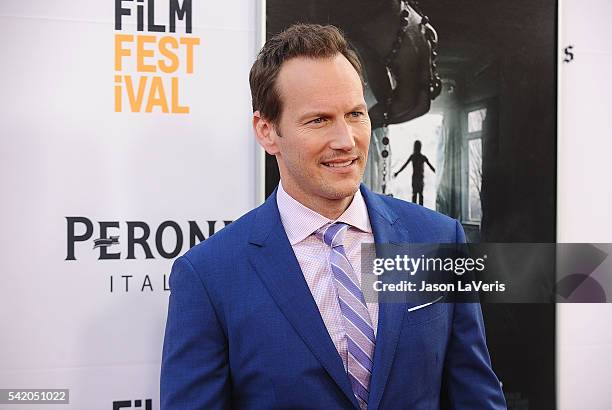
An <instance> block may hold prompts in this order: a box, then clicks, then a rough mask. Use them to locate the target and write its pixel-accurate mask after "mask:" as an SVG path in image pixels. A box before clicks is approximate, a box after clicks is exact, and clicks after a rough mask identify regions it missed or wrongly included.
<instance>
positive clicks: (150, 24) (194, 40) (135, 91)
mask: <svg viewBox="0 0 612 410" xmlns="http://www.w3.org/2000/svg"><path fill="white" fill-rule="evenodd" d="M155 3H156V2H155V0H147V1H146V2H145V0H115V61H114V67H115V112H133V113H142V112H145V113H151V112H153V110H156V111H157V112H162V113H165V114H189V106H188V105H183V102H181V99H180V89H181V88H180V85H181V80H182V78H181V75H193V73H194V53H195V49H196V47H197V46H199V45H200V39H199V37H194V36H192V35H191V34H192V27H193V25H192V14H193V13H192V4H191V0H182V2H181V1H179V0H169V1H168V5H167V6H168V13H167V14H165V16H166V17H167V19H168V21H167V24H158V23H157V22H156V21H158V20H157V19H158V18H160V17H159V15H160V14H161V13H160V12H159V10H160V8H158V13H157V14H156V11H155ZM158 5H159V4H158ZM145 15H146V17H145ZM177 21H183V22H184V31H185V35H181V36H177V35H176V34H175V33H176V31H177ZM134 23H135V24H136V33H133V26H134ZM126 26H129V27H132V29H131V30H126V28H125V27H126ZM126 31H131V32H129V33H128V32H126ZM144 32H146V33H148V34H144ZM141 33H142V34H141ZM160 33H167V34H160Z"/></svg>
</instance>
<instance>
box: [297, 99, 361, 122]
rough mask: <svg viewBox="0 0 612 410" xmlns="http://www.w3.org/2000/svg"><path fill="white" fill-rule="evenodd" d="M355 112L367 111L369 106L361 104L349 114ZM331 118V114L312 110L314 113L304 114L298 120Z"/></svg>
mask: <svg viewBox="0 0 612 410" xmlns="http://www.w3.org/2000/svg"><path fill="white" fill-rule="evenodd" d="M353 111H367V106H366V105H365V104H364V103H359V104H357V105H355V106H353V108H351V109H350V110H348V112H353ZM329 116H330V114H329V113H328V112H325V111H323V110H312V111H307V112H305V113H304V114H302V115H300V117H299V118H298V121H304V120H305V119H307V118H318V117H329Z"/></svg>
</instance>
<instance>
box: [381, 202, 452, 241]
mask: <svg viewBox="0 0 612 410" xmlns="http://www.w3.org/2000/svg"><path fill="white" fill-rule="evenodd" d="M369 194H370V195H374V196H375V197H376V201H375V202H374V208H375V209H376V210H380V208H381V207H387V208H388V209H389V210H391V212H392V213H393V214H394V216H395V217H397V220H398V221H399V223H400V225H401V226H402V227H403V228H404V229H405V230H406V231H407V232H408V233H409V234H410V237H411V238H412V241H415V242H455V241H463V240H464V236H463V235H464V234H463V231H462V228H461V225H460V224H459V223H458V222H457V221H456V220H455V219H453V218H451V217H449V216H448V215H444V214H442V213H440V212H437V211H434V210H431V209H428V208H425V207H424V206H421V205H417V204H415V203H412V202H407V201H404V200H402V199H398V198H394V197H391V196H387V195H382V194H376V193H372V192H370V193H369Z"/></svg>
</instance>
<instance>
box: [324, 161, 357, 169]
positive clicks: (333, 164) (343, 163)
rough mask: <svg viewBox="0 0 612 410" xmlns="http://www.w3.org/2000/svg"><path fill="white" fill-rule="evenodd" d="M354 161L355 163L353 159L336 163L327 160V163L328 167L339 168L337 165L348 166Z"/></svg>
mask: <svg viewBox="0 0 612 410" xmlns="http://www.w3.org/2000/svg"><path fill="white" fill-rule="evenodd" d="M352 163H353V161H346V162H335V163H334V162H327V163H325V165H327V166H328V167H332V168H337V167H348V166H349V165H351V164H352Z"/></svg>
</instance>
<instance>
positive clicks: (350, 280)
mask: <svg viewBox="0 0 612 410" xmlns="http://www.w3.org/2000/svg"><path fill="white" fill-rule="evenodd" d="M250 83H251V92H252V96H253V111H254V114H253V126H254V130H255V134H256V137H257V140H258V142H259V143H260V144H261V145H262V146H263V148H264V149H265V150H266V151H267V152H268V153H269V154H271V155H274V156H276V159H277V162H278V165H279V171H280V175H281V183H280V184H279V186H278V187H277V189H276V191H275V192H274V194H272V195H271V196H270V197H269V198H268V199H267V200H266V202H265V203H264V204H263V205H261V206H260V207H258V208H256V209H254V210H253V211H251V212H249V213H247V214H246V215H244V216H243V217H241V218H240V219H238V220H237V221H235V222H233V223H232V224H230V225H229V226H227V227H226V228H224V229H223V230H222V231H220V232H218V233H217V234H215V235H214V236H212V237H210V238H209V239H207V240H206V241H204V242H203V243H201V244H199V245H198V246H195V247H194V248H192V249H191V250H190V251H188V252H187V253H186V254H185V255H184V256H182V257H180V258H179V259H177V261H176V262H175V264H174V266H173V269H172V274H171V276H170V288H171V295H170V304H169V310H168V320H167V325H166V334H165V340H164V351H163V359H162V371H161V408H162V409H166V410H170V409H229V408H239V409H243V408H244V409H366V408H367V409H438V408H448V409H503V408H505V401H504V397H503V394H502V391H501V388H500V384H499V381H498V380H497V377H496V376H495V374H494V373H493V371H492V369H491V364H490V359H489V355H488V352H487V347H486V344H485V334H484V326H483V321H482V315H481V311H480V307H479V305H478V304H453V303H441V302H438V303H433V304H426V305H423V306H418V307H417V308H414V307H409V305H407V304H406V303H367V302H366V301H365V299H364V297H363V294H362V293H361V289H360V283H361V271H360V264H359V260H360V251H361V247H360V245H361V243H364V242H366V243H367V242H370V243H371V242H374V243H377V244H383V243H395V244H401V243H411V242H418V243H454V242H464V241H465V238H464V234H463V230H462V228H461V225H460V224H459V223H458V222H457V221H455V220H453V219H451V218H448V217H446V216H444V215H441V214H438V213H436V212H433V211H430V210H427V209H425V208H423V207H420V206H418V205H414V204H410V203H407V202H404V201H400V200H397V199H393V198H389V197H385V196H381V195H378V194H374V193H372V192H371V191H369V190H368V189H367V188H365V187H364V186H363V185H360V180H361V178H362V176H363V171H364V167H365V162H366V160H367V149H368V145H369V138H370V132H371V127H370V121H369V118H368V112H367V107H366V103H365V101H364V96H363V84H362V77H361V66H360V64H359V60H358V59H357V57H356V55H355V54H354V53H352V52H351V51H350V50H349V49H348V47H347V43H346V40H345V39H344V38H343V36H342V34H341V33H340V32H339V31H338V30H337V29H336V28H334V27H332V26H317V25H296V26H292V27H291V28H289V29H287V30H286V31H284V32H282V33H280V34H278V35H277V36H275V37H273V38H272V39H270V40H269V41H268V42H267V43H266V45H265V46H264V48H263V49H262V51H261V52H260V54H259V56H258V58H257V61H256V62H255V63H254V65H253V68H252V69H251V75H250Z"/></svg>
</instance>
